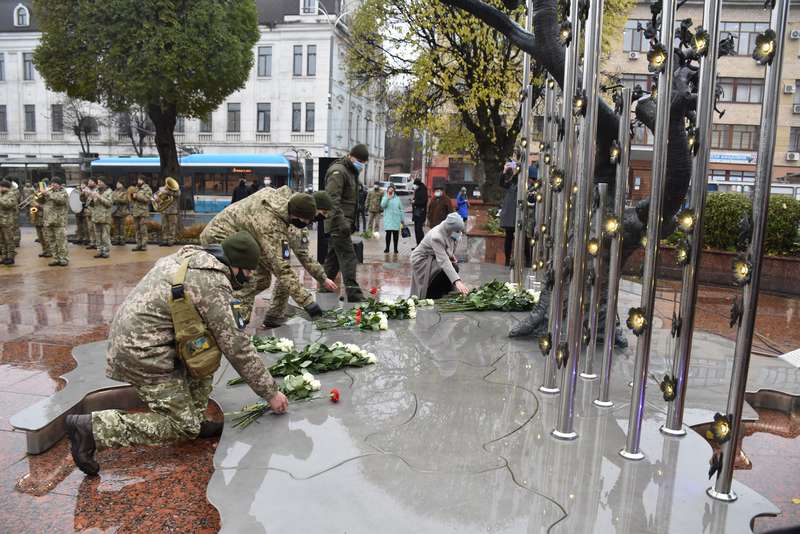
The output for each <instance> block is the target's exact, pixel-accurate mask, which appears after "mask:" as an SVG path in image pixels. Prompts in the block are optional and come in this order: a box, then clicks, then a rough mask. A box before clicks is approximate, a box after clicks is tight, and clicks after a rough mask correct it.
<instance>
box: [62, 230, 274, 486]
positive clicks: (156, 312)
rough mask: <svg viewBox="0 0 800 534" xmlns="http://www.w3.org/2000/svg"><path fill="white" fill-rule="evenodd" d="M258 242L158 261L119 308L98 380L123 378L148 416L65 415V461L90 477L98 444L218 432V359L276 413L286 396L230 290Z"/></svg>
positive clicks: (189, 249)
mask: <svg viewBox="0 0 800 534" xmlns="http://www.w3.org/2000/svg"><path fill="white" fill-rule="evenodd" d="M259 254H260V250H259V247H258V243H257V242H256V241H255V240H254V239H253V238H252V237H251V236H250V235H249V234H248V233H247V232H238V233H236V234H233V235H232V236H230V237H228V238H227V239H225V240H224V241H223V242H222V244H221V245H211V246H208V247H205V248H202V247H198V246H185V247H183V248H181V249H180V250H178V252H176V253H175V254H171V255H169V256H165V257H164V258H161V259H160V260H158V261H157V262H156V264H155V266H154V267H153V268H152V269H151V270H150V272H149V273H147V274H146V275H145V277H144V278H143V279H142V280H141V281H140V282H139V285H138V286H137V287H136V289H135V290H134V291H132V292H131V293H130V294H129V295H128V297H127V298H126V299H125V301H124V302H123V303H122V306H121V307H120V309H119V311H118V312H117V314H116V315H115V317H114V321H113V323H112V325H111V332H110V334H109V346H108V354H107V360H108V368H107V371H106V374H107V375H108V376H109V377H110V378H112V379H114V380H120V381H125V382H129V383H130V384H132V385H133V386H134V387H135V388H136V391H137V393H138V394H139V397H140V398H141V399H142V400H143V401H144V402H145V403H146V404H147V406H148V407H149V408H150V410H151V411H150V412H149V413H132V414H131V413H126V412H122V411H119V410H103V411H100V412H94V413H92V414H91V415H70V416H67V418H66V428H67V436H68V437H69V440H70V445H71V450H72V457H73V459H74V461H75V463H76V464H77V466H78V467H79V468H80V469H81V471H83V472H84V473H86V474H88V475H96V474H97V473H98V471H99V470H100V466H99V465H98V464H97V461H96V460H95V458H94V453H95V449H96V448H104V447H125V446H128V445H156V444H161V443H167V442H172V441H178V440H185V439H194V438H197V437H209V436H214V435H219V434H220V433H221V432H222V423H213V422H211V421H207V420H205V411H206V407H207V406H208V397H209V395H210V394H211V381H212V378H213V374H214V371H216V370H217V368H219V364H220V360H221V356H222V355H223V354H224V355H225V357H226V358H227V359H228V360H229V361H230V362H231V364H232V365H233V367H234V369H236V371H237V372H238V373H239V375H240V376H241V377H242V378H243V379H244V380H245V381H246V382H247V384H248V385H249V386H250V387H251V388H252V389H253V391H254V392H255V393H256V394H257V395H259V396H261V397H263V398H264V399H266V400H267V401H268V402H269V405H270V407H271V408H272V410H273V411H274V412H276V413H283V412H285V411H286V408H287V406H288V401H287V399H286V396H285V395H283V393H281V392H280V391H278V388H277V385H276V384H275V381H274V380H273V379H272V376H271V375H270V374H269V371H268V370H267V368H266V367H265V366H264V363H263V362H262V360H261V358H259V357H258V354H257V353H256V351H255V348H254V347H253V344H252V342H251V341H250V336H249V335H247V334H245V333H244V331H242V328H243V327H244V321H243V320H242V318H241V316H240V315H239V308H238V306H239V301H238V300H236V299H234V298H233V289H234V288H236V287H241V284H244V283H245V282H247V280H248V277H249V275H250V271H251V270H253V269H255V268H256V267H257V266H258V258H259Z"/></svg>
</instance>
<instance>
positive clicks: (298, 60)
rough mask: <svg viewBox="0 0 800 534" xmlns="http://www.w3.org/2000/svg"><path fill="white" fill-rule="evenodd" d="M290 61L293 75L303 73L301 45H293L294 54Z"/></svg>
mask: <svg viewBox="0 0 800 534" xmlns="http://www.w3.org/2000/svg"><path fill="white" fill-rule="evenodd" d="M293 58H294V59H293V62H292V65H293V66H292V74H293V75H294V76H302V75H303V46H302V45H295V47H294V56H293Z"/></svg>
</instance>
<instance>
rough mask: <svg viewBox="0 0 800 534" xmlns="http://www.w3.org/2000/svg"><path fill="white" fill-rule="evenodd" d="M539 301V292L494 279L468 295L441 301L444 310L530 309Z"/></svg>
mask: <svg viewBox="0 0 800 534" xmlns="http://www.w3.org/2000/svg"><path fill="white" fill-rule="evenodd" d="M537 302H539V292H538V291H533V290H532V289H523V288H521V287H519V286H518V285H517V284H512V283H510V282H500V281H498V280H492V281H491V282H488V283H486V284H483V285H482V286H480V287H476V288H475V289H473V290H471V291H470V292H469V293H467V294H466V295H456V296H454V297H451V298H449V299H447V300H444V301H441V302H439V306H438V307H439V310H440V311H443V312H460V311H505V312H511V311H530V310H532V309H533V307H534V305H535V304H536V303H537Z"/></svg>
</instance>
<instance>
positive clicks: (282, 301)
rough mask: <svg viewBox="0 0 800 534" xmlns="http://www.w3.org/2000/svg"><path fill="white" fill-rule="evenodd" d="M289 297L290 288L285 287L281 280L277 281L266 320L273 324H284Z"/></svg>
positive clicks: (265, 315) (265, 316)
mask: <svg viewBox="0 0 800 534" xmlns="http://www.w3.org/2000/svg"><path fill="white" fill-rule="evenodd" d="M267 286H269V284H267ZM289 296H290V294H289V288H288V287H286V286H285V285H283V284H282V283H281V281H280V279H279V278H278V279H276V280H275V289H273V290H272V299H271V300H270V302H269V305H268V306H267V311H266V313H265V314H264V318H265V319H270V320H272V321H273V322H283V320H284V319H286V305H287V304H288V303H289Z"/></svg>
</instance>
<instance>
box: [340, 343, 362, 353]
mask: <svg viewBox="0 0 800 534" xmlns="http://www.w3.org/2000/svg"><path fill="white" fill-rule="evenodd" d="M344 348H345V349H347V352H349V353H351V354H358V352H359V351H360V350H361V347H359V346H358V345H356V344H354V343H348V344H347V345H345V346H344Z"/></svg>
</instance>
